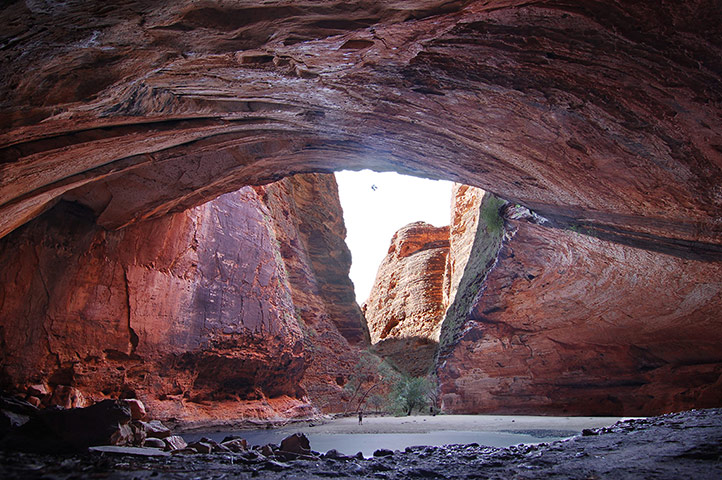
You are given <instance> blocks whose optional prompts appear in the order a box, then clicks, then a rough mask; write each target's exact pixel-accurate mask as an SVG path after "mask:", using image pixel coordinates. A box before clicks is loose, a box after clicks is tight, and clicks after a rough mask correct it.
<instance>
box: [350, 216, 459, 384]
mask: <svg viewBox="0 0 722 480" xmlns="http://www.w3.org/2000/svg"><path fill="white" fill-rule="evenodd" d="M448 252H449V227H434V226H433V225H429V224H427V223H424V222H415V223H411V224H409V225H406V226H405V227H403V228H401V229H400V230H399V231H397V232H396V233H395V234H394V236H393V238H392V239H391V246H390V247H389V251H388V253H387V255H386V257H385V258H384V260H383V262H382V263H381V266H380V267H379V270H378V273H377V274H376V281H375V282H374V286H373V288H372V289H371V293H370V295H369V299H368V300H367V301H366V305H365V307H364V309H365V311H364V313H365V315H366V322H367V324H368V328H369V332H370V336H371V343H372V344H373V345H374V347H375V350H376V351H377V352H378V353H379V354H380V355H381V356H383V357H386V358H389V359H390V360H392V362H393V363H394V364H395V365H396V366H397V367H398V368H399V369H401V370H403V371H406V372H409V373H412V374H414V375H423V374H426V373H427V372H428V370H429V369H430V367H431V365H432V360H433V356H434V352H435V351H436V344H437V343H438V340H439V329H440V327H441V321H442V319H443V317H444V304H443V298H444V270H445V268H446V257H447V255H448Z"/></svg>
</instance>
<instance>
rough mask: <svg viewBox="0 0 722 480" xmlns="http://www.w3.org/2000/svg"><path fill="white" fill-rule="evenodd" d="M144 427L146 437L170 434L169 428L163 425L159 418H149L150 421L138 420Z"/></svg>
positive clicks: (160, 436) (161, 436)
mask: <svg viewBox="0 0 722 480" xmlns="http://www.w3.org/2000/svg"><path fill="white" fill-rule="evenodd" d="M138 423H139V424H140V425H142V426H143V428H144V429H145V433H146V435H147V436H148V437H153V438H166V437H169V436H170V429H169V428H168V427H166V426H165V425H163V424H162V423H161V422H160V420H151V421H150V422H142V421H140V422H138Z"/></svg>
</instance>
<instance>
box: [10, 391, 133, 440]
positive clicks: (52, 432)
mask: <svg viewBox="0 0 722 480" xmlns="http://www.w3.org/2000/svg"><path fill="white" fill-rule="evenodd" d="M130 419H131V416H130V408H129V407H128V406H127V405H126V404H124V403H123V402H120V401H118V400H104V401H102V402H99V403H96V404H95V405H92V406H90V407H86V408H73V409H69V410H62V409H46V410H44V411H42V412H39V413H38V414H37V415H36V416H34V417H33V418H31V419H30V420H29V421H28V422H27V423H25V424H24V425H22V426H21V427H20V428H17V429H15V430H13V431H12V432H10V433H9V434H8V435H7V436H6V437H5V438H4V439H3V442H2V446H3V447H5V448H8V449H13V450H21V451H34V452H49V453H60V452H73V451H82V450H85V449H86V448H88V447H89V446H92V445H108V444H114V443H117V442H126V441H128V439H129V438H130V439H132V430H131V429H130V427H129V426H128V423H129V422H130Z"/></svg>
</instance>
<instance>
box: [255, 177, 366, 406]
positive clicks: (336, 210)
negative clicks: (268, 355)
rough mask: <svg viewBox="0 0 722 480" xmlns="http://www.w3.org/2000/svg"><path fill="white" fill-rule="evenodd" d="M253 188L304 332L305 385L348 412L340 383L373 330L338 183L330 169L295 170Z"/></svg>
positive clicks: (314, 396) (321, 402) (324, 402)
mask: <svg viewBox="0 0 722 480" xmlns="http://www.w3.org/2000/svg"><path fill="white" fill-rule="evenodd" d="M256 190H257V191H258V192H259V193H260V194H261V198H262V199H263V201H264V204H265V205H267V206H268V208H269V210H270V213H271V217H272V218H273V223H274V225H275V227H276V239H277V240H278V242H279V245H280V254H281V257H282V258H283V262H284V264H285V266H286V271H287V274H288V279H289V286H290V289H291V296H292V298H293V303H294V308H295V315H296V318H297V320H298V321H299V324H300V326H301V329H302V330H303V332H304V347H305V348H304V355H305V359H306V362H305V371H304V375H303V377H302V379H301V386H302V387H303V389H304V391H305V392H306V393H307V394H308V396H309V397H310V398H311V400H312V401H313V402H314V404H315V405H316V406H317V407H319V408H320V409H322V410H325V411H331V412H339V411H343V410H344V408H345V407H346V404H345V399H344V398H343V395H344V394H343V388H342V387H343V386H344V384H345V383H346V382H347V381H348V378H349V376H351V375H352V374H353V373H354V371H355V366H356V364H357V363H358V361H359V355H358V354H359V349H362V348H365V347H366V346H367V345H368V340H367V337H368V333H367V331H366V329H365V321H364V319H363V316H362V313H361V309H360V308H359V306H358V305H357V304H356V298H355V295H354V289H353V284H352V283H351V280H350V279H349V277H348V272H349V268H350V266H351V256H350V252H349V250H348V247H347V246H346V242H345V241H344V238H345V236H346V227H345V225H344V220H343V215H342V210H341V204H340V202H339V198H338V189H337V186H336V182H335V180H334V178H333V176H332V175H296V176H294V177H290V178H286V179H284V180H283V181H280V182H276V183H273V184H271V185H268V186H265V187H258V188H257V189H256Z"/></svg>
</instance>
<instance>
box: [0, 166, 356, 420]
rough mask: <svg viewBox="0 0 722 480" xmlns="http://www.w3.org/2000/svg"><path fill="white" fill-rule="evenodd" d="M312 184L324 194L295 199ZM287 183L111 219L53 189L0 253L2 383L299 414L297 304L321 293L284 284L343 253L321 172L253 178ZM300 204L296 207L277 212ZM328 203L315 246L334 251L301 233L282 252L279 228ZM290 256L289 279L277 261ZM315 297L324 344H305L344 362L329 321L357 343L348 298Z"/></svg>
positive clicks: (301, 221) (217, 413)
mask: <svg viewBox="0 0 722 480" xmlns="http://www.w3.org/2000/svg"><path fill="white" fill-rule="evenodd" d="M316 183H318V184H319V185H320V189H321V190H323V191H325V192H326V193H325V196H324V197H323V198H324V199H325V200H326V201H323V202H320V203H317V204H315V205H309V204H308V202H307V198H308V196H309V195H312V194H314V193H317V192H318V190H319V186H318V185H316ZM290 185H293V187H294V188H286V189H285V190H283V191H280V193H279V194H278V195H277V196H276V198H275V203H274V204H273V205H272V207H271V209H269V207H268V206H267V205H266V204H265V203H264V201H263V198H262V197H263V196H264V195H259V194H258V193H257V192H256V191H254V190H253V189H252V188H251V187H247V188H244V189H242V190H240V191H238V192H236V193H231V194H226V195H223V196H221V197H219V198H217V199H216V200H214V201H213V202H210V203H207V204H205V205H203V206H200V207H197V208H194V209H192V210H189V211H187V212H183V213H179V214H174V215H170V216H166V217H163V218H160V219H157V220H153V221H148V222H143V223H139V224H137V225H134V226H131V227H128V228H126V229H123V230H121V231H118V232H107V231H106V230H104V229H103V228H102V227H99V226H97V225H96V224H95V223H94V222H93V217H92V215H91V212H89V211H88V209H87V208H84V207H82V206H78V205H77V204H71V203H68V202H63V203H60V204H59V205H58V206H56V207H55V208H54V209H53V210H51V211H50V212H48V213H46V214H45V215H43V216H41V217H40V218H38V219H36V220H34V221H33V222H31V223H29V224H28V225H27V226H25V227H23V228H21V229H20V230H18V231H16V232H13V234H11V235H10V236H8V237H7V238H5V239H3V241H2V242H3V248H2V254H1V255H0V265H2V268H0V292H2V295H0V299H1V300H0V337H1V341H2V345H3V349H2V372H3V383H4V384H5V385H6V386H10V387H14V388H21V389H22V390H27V391H28V394H29V395H31V396H35V397H36V398H38V399H40V400H42V401H43V403H44V404H46V405H47V404H61V405H63V406H66V407H70V406H82V405H85V404H87V403H89V402H90V401H92V400H97V399H99V398H106V397H118V396H138V397H140V398H142V399H143V401H144V402H145V403H146V404H148V405H149V406H150V408H151V411H153V412H154V413H155V414H156V415H159V416H162V417H170V416H172V417H176V418H178V419H182V420H186V421H191V420H192V421H196V420H204V419H208V420H213V419H224V418H228V417H231V416H235V417H236V418H238V417H243V416H251V417H254V416H255V417H259V416H260V417H272V416H275V415H286V416H289V415H290V416H293V415H295V414H299V413H307V412H308V409H309V408H310V406H309V405H308V404H306V403H305V402H306V400H304V396H305V391H304V389H303V387H302V383H304V382H309V381H311V380H308V379H306V376H307V375H308V373H307V372H306V367H307V359H306V352H307V347H306V346H304V343H307V342H308V339H307V338H306V337H307V336H308V334H307V332H304V331H303V326H304V325H303V323H300V319H299V318H297V317H296V312H297V311H304V310H308V309H312V308H315V304H318V303H321V304H323V301H322V300H320V299H319V298H316V297H315V296H314V293H313V292H312V291H310V290H308V293H307V296H306V297H305V298H300V297H298V296H297V295H294V293H295V292H296V290H298V289H304V288H306V287H307V284H308V283H312V284H314V285H317V284H318V285H324V284H326V283H329V282H333V281H335V279H336V278H337V277H341V276H344V275H346V276H347V275H348V269H349V266H350V256H349V254H348V251H347V249H345V245H344V244H343V236H344V230H343V224H342V219H341V216H340V206H339V203H338V197H337V194H336V193H335V190H334V188H331V187H332V186H334V185H335V183H334V181H333V178H323V177H322V176H310V177H307V178H303V179H287V180H284V181H283V182H282V184H281V185H270V186H268V187H265V189H266V190H274V189H275V190H282V189H283V188H284V187H286V186H290ZM296 199H299V202H296ZM301 202H306V204H305V205H304V210H303V212H300V213H303V214H305V216H303V217H297V218H294V219H291V220H289V219H288V215H287V216H286V217H278V213H279V212H278V211H279V210H281V209H283V208H293V209H296V205H297V203H301ZM269 203H270V202H269ZM314 209H315V210H317V211H316V212H315V213H313V212H312V210H314ZM272 210H275V211H272ZM290 215H299V212H298V211H296V210H294V211H293V212H292V213H290ZM326 216H328V217H329V218H331V219H333V220H334V222H335V223H333V224H332V225H331V229H329V231H327V232H326V233H325V235H324V237H323V238H321V239H320V240H317V241H316V244H317V247H319V246H320V247H319V248H324V247H328V248H329V249H330V248H331V247H333V248H334V249H335V250H334V252H336V254H335V255H334V256H332V257H331V258H334V259H335V261H334V262H333V263H330V264H327V265H325V269H321V268H318V267H317V266H316V263H318V262H316V263H314V262H313V261H312V260H311V259H313V258H314V253H313V252H310V253H309V251H308V250H307V249H306V244H305V243H304V244H302V245H296V246H295V247H294V248H295V253H298V256H297V257H295V256H294V255H293V254H291V255H288V256H287V257H288V258H287V259H284V258H282V254H281V252H282V251H283V250H284V247H286V248H288V245H287V244H282V243H279V240H292V238H291V236H293V237H294V238H298V237H300V236H301V234H300V233H299V232H300V231H303V230H306V231H318V225H316V224H315V223H313V219H314V217H318V218H323V217H326ZM275 218H278V221H277V222H276V221H274V219H275ZM306 219H308V220H309V221H308V222H307V221H306ZM289 221H290V222H291V223H290V225H289V226H286V225H285V224H284V223H283V222H289ZM339 222H340V227H341V228H339V229H338V230H332V229H333V228H336V227H339ZM281 235H285V236H281ZM331 244H333V245H331ZM317 260H318V259H317ZM293 262H295V263H293ZM299 269H300V270H303V269H305V270H306V278H305V279H302V280H303V281H305V282H306V283H304V284H303V285H298V284H297V282H298V281H299V280H298V279H297V278H295V277H294V278H289V274H288V273H287V271H291V272H294V273H295V271H296V270H299ZM335 269H339V271H335ZM346 290H348V291H346ZM328 295H331V296H333V297H334V299H335V300H334V301H335V302H336V305H337V306H336V309H335V310H332V309H329V310H328V311H324V312H323V314H324V322H325V323H324V325H323V327H324V332H323V334H324V338H328V339H330V340H328V341H330V342H336V344H337V345H336V349H327V350H325V351H323V353H322V354H319V355H318V356H321V357H322V358H323V361H325V362H327V363H330V364H335V363H337V362H336V360H337V358H343V359H344V360H345V362H346V364H348V363H349V362H350V360H349V358H351V357H353V356H354V352H355V349H354V348H352V347H350V346H349V344H348V342H347V341H346V339H345V338H344V337H343V336H342V335H341V334H340V333H339V329H338V328H337V327H336V325H337V324H338V325H339V326H340V327H341V328H342V330H343V331H344V332H345V333H346V335H347V336H348V337H349V338H350V339H352V340H353V341H357V340H358V338H361V337H362V336H363V330H362V329H361V326H360V324H359V323H357V324H356V329H355V330H354V328H353V321H354V317H353V316H352V314H353V313H354V311H355V312H356V317H355V319H356V320H358V319H359V318H360V311H359V309H358V306H356V304H355V302H354V301H353V300H352V301H351V302H350V303H348V302H347V303H344V302H343V298H344V295H345V297H350V298H351V299H353V287H352V285H351V284H350V282H349V281H347V283H346V284H340V285H339V286H338V287H337V289H336V290H334V291H329V292H328ZM314 302H315V303H314ZM354 309H355V310H354ZM342 313H343V314H344V317H339V315H341V314H342ZM306 320H307V319H306ZM324 355H325V357H324ZM336 367H337V368H338V370H339V372H341V373H337V374H342V373H343V372H344V371H345V370H344V368H346V365H336ZM304 379H305V380H304ZM337 389H338V390H340V387H338V388H337ZM335 393H336V395H337V396H338V395H339V392H338V391H337V392H335ZM209 402H211V403H209ZM294 409H295V410H294ZM299 409H300V410H299Z"/></svg>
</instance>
